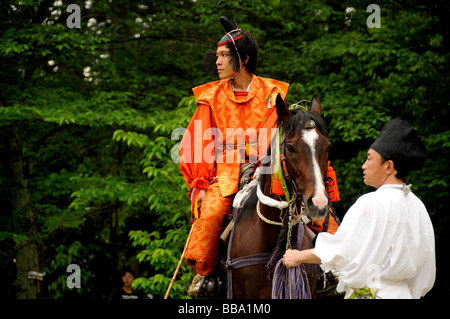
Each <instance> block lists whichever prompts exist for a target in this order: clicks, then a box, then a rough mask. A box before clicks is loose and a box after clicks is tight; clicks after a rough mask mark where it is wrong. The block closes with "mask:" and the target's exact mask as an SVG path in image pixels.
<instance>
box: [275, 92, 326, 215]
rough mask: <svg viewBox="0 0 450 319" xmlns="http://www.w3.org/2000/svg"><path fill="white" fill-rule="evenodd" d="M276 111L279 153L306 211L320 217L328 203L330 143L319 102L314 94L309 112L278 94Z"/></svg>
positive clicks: (324, 212)
mask: <svg viewBox="0 0 450 319" xmlns="http://www.w3.org/2000/svg"><path fill="white" fill-rule="evenodd" d="M276 110H277V115H278V123H279V124H280V125H282V132H283V136H282V140H283V143H282V145H281V148H282V149H281V153H282V154H284V156H285V161H286V166H287V172H288V174H289V177H290V179H291V180H292V181H293V183H294V185H295V186H294V187H295V188H296V192H297V193H300V194H301V195H302V197H303V202H304V204H305V208H306V214H307V215H308V216H309V217H310V218H311V219H312V220H317V219H322V218H324V217H325V216H326V214H327V212H328V207H329V203H330V202H329V197H328V193H327V187H326V185H325V178H326V173H327V169H328V150H329V147H330V142H329V140H328V129H327V126H326V124H325V122H324V120H323V119H322V117H321V116H320V113H321V110H322V105H321V104H320V101H319V99H318V98H317V97H316V96H314V97H313V98H312V100H311V110H310V111H306V110H303V109H298V108H297V109H292V110H291V109H289V108H288V107H287V105H286V103H285V102H284V100H283V99H282V98H281V96H280V95H278V96H277V100H276ZM283 152H284V153H283Z"/></svg>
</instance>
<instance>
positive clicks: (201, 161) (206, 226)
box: [180, 17, 339, 276]
mask: <svg viewBox="0 0 450 319" xmlns="http://www.w3.org/2000/svg"><path fill="white" fill-rule="evenodd" d="M220 22H221V23H222V25H223V26H224V28H225V31H226V34H225V35H224V36H223V37H222V39H221V40H220V41H219V43H218V45H217V50H216V51H214V52H212V51H208V52H207V54H206V55H205V66H206V67H207V68H209V69H210V70H213V71H214V73H215V74H217V75H218V76H219V78H220V80H219V81H215V82H210V83H207V84H204V85H201V86H198V87H195V88H194V89H193V92H194V96H195V98H196V100H197V106H198V107H197V110H196V112H195V114H194V116H193V117H192V119H191V122H190V123H189V126H188V128H187V132H186V133H185V135H184V137H183V140H182V142H181V162H180V170H181V173H182V174H183V175H184V178H185V181H186V183H187V185H188V186H189V194H188V195H189V196H190V198H191V201H192V206H191V211H192V215H193V219H195V221H194V225H193V229H192V235H191V239H190V242H189V243H188V246H187V249H186V255H185V258H186V262H187V264H188V265H189V266H192V267H193V266H195V268H196V271H197V273H198V274H199V275H201V276H209V275H211V273H212V272H213V270H214V269H215V267H216V263H217V250H218V241H219V236H220V233H221V231H222V226H223V225H222V223H223V220H224V218H225V216H226V215H228V214H229V213H230V209H231V205H232V202H233V198H234V195H235V194H236V193H237V191H238V184H239V172H240V167H241V165H242V163H245V162H249V161H255V162H256V160H258V159H260V158H263V157H264V155H265V153H266V151H267V146H268V145H269V144H270V139H271V130H270V129H271V128H273V127H276V120H277V114H276V108H275V107H273V106H275V99H276V97H277V95H278V94H280V95H281V96H282V98H283V99H285V98H286V94H287V91H288V87H289V84H287V83H284V82H280V81H277V80H273V79H268V78H262V77H259V76H257V75H255V69H256V60H257V55H258V45H257V43H256V40H255V39H254V38H253V36H252V35H251V34H250V33H249V32H243V31H242V30H241V29H240V28H238V27H237V25H236V24H235V23H234V22H232V21H230V20H229V19H228V18H226V17H221V18H220ZM211 146H213V148H212V147H211ZM329 173H330V174H329V175H328V177H332V178H333V179H334V187H333V189H334V195H333V196H332V197H333V198H332V199H331V200H332V201H334V200H339V194H338V190H337V184H336V182H335V175H334V171H333V170H332V168H331V167H329ZM278 191H280V190H278ZM274 192H275V190H274ZM281 192H282V191H281ZM280 195H283V194H282V193H281V194H280ZM198 212H199V213H198ZM310 226H311V228H313V229H314V230H315V231H317V232H318V231H321V230H322V226H321V222H320V221H319V222H316V223H315V224H314V225H310ZM336 230H337V223H336V221H335V220H334V219H333V217H332V216H330V219H329V226H328V231H329V232H331V233H334V232H335V231H336Z"/></svg>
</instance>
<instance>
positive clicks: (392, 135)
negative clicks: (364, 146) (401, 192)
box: [370, 119, 427, 173]
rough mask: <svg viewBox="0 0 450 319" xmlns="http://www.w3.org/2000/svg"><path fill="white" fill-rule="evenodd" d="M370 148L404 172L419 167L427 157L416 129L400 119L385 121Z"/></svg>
mask: <svg viewBox="0 0 450 319" xmlns="http://www.w3.org/2000/svg"><path fill="white" fill-rule="evenodd" d="M370 148H372V149H374V150H375V151H377V152H378V153H379V154H380V155H381V156H383V157H384V158H385V159H386V160H392V161H393V162H394V166H395V168H396V169H397V170H398V171H401V172H404V173H409V172H411V171H414V170H417V169H421V168H422V167H423V165H424V164H425V160H426V158H427V149H426V147H425V144H424V143H423V142H422V140H421V139H420V137H419V136H418V134H417V131H416V130H415V129H414V128H413V127H412V126H411V125H409V124H408V123H406V122H405V121H402V120H400V119H395V120H391V121H389V122H388V123H386V124H385V126H384V127H383V129H382V130H381V132H380V135H379V136H378V138H377V139H376V140H375V142H373V144H372V146H371V147H370Z"/></svg>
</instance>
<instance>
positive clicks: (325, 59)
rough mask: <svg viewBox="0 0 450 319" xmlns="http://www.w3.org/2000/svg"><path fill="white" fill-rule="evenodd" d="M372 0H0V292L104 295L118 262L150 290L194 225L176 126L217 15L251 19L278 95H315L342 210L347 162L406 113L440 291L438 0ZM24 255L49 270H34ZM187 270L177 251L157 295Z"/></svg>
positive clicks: (443, 205) (351, 194) (447, 57)
mask: <svg viewBox="0 0 450 319" xmlns="http://www.w3.org/2000/svg"><path fill="white" fill-rule="evenodd" d="M372 2H374V1H373V0H371V1H350V0H348V1H335V0H329V1H284V0H254V1H220V2H219V3H218V1H206V0H198V1H189V0H186V1H166V0H164V1H148V0H141V1H131V0H113V1H110V0H92V1H75V0H72V1H54V0H50V1H47V0H41V1H31V0H21V1H1V3H0V260H1V262H0V298H1V299H5V298H8V299H10V298H20V299H25V298H26V299H28V298H51V299H53V298H56V299H58V298H89V299H102V298H110V296H111V293H112V292H113V290H114V289H115V288H117V287H119V286H120V285H121V282H120V276H119V274H120V271H121V270H122V269H124V268H126V267H131V268H133V269H134V270H135V271H136V272H137V273H138V277H139V278H138V279H137V280H135V282H134V286H135V288H136V289H140V290H142V291H143V292H145V293H152V294H153V295H154V296H155V298H161V297H162V296H163V295H164V293H165V291H166V289H167V287H168V285H169V282H170V279H171V277H172V274H173V272H174V270H175V267H176V265H177V263H178V259H179V257H180V255H181V252H182V249H183V246H184V243H185V240H186V237H187V234H188V232H189V229H190V209H189V200H188V198H187V187H186V185H185V184H184V180H183V178H182V175H181V174H180V172H179V168H178V165H177V164H176V163H174V162H173V161H172V157H171V153H176V151H177V150H176V145H177V143H178V142H179V140H180V136H177V135H175V136H172V132H173V131H174V130H175V129H177V128H183V127H186V126H187V124H188V122H189V119H190V117H191V116H192V114H193V113H194V111H195V107H196V105H195V100H194V99H193V96H192V91H191V88H192V87H194V86H197V85H200V84H202V83H205V82H209V81H212V80H215V79H214V78H212V77H211V76H210V75H208V74H207V73H206V72H205V70H204V69H203V64H202V63H203V56H204V54H205V52H206V51H207V50H208V49H213V50H214V49H215V47H216V43H217V41H218V40H219V39H220V38H221V37H222V35H223V33H224V32H223V29H222V27H221V26H220V24H219V22H218V18H219V16H221V15H229V16H232V17H233V18H234V19H235V20H236V22H237V23H238V25H239V26H240V27H241V28H242V29H244V30H247V31H250V32H252V34H253V35H254V36H255V37H256V39H257V40H258V43H259V49H260V55H259V60H258V67H257V74H258V75H260V76H264V77H271V78H275V79H278V80H282V81H286V82H289V83H290V84H291V86H290V89H289V93H288V96H287V101H288V103H290V104H291V103H295V102H297V101H299V100H302V99H310V98H311V97H312V96H313V95H314V94H317V95H318V97H319V99H320V100H321V102H322V105H323V107H324V110H323V116H324V118H325V120H326V122H327V123H328V125H329V129H330V132H331V141H332V143H333V148H332V151H331V153H330V159H331V161H332V165H333V166H334V168H335V170H336V172H337V177H338V184H339V190H340V195H341V201H340V202H339V203H337V204H336V205H335V208H336V210H337V212H338V214H339V216H341V217H343V216H344V214H345V212H346V210H347V209H348V208H349V207H350V205H351V204H352V203H353V202H354V201H355V200H356V198H357V197H358V196H360V195H361V194H363V193H365V192H367V191H370V190H371V189H370V188H368V187H366V186H364V184H363V182H362V174H361V165H362V164H363V162H364V158H365V154H366V152H367V149H368V147H369V146H370V144H371V142H372V141H373V139H374V138H375V137H376V136H377V135H378V132H379V130H380V129H381V128H382V126H383V125H384V123H386V122H387V121H388V120H390V119H392V118H402V119H404V120H406V121H408V122H409V123H411V124H412V125H413V126H414V127H415V128H416V129H417V130H418V131H419V133H420V134H421V136H422V137H423V139H424V141H425V143H426V145H427V148H428V151H429V158H428V160H427V163H426V165H425V167H424V169H422V170H421V171H418V172H415V173H414V174H411V175H410V176H409V182H410V183H412V184H413V191H414V192H415V194H416V195H417V196H418V197H419V198H421V199H422V201H423V202H424V203H425V205H426V207H427V208H428V211H429V214H430V216H431V219H432V221H433V224H434V228H435V233H436V249H437V265H438V270H437V279H436V283H435V286H434V288H433V290H432V291H431V292H430V293H429V295H428V297H433V296H434V297H436V296H442V295H445V294H448V293H449V292H450V291H449V288H448V287H449V281H448V279H447V275H446V269H445V264H444V262H445V261H444V259H445V258H446V256H445V253H446V252H448V247H449V243H450V241H449V233H450V232H449V229H450V215H449V213H448V209H449V207H448V201H449V183H450V174H449V168H448V160H449V155H450V130H449V125H448V119H449V114H448V109H449V86H450V83H449V82H450V81H449V80H450V72H449V63H450V53H449V52H450V50H449V48H450V44H449V41H450V31H449V24H448V21H450V17H449V12H450V3H449V2H448V1H444V0H440V1H439V0H433V1H412V0H411V1H409V0H403V1H381V0H379V1H376V4H378V6H379V7H380V9H381V12H380V23H381V25H380V28H369V27H368V24H367V19H368V17H369V16H370V15H371V13H372V12H367V11H366V9H367V6H368V5H369V4H370V3H372ZM71 3H75V4H78V5H79V6H80V8H81V26H80V28H69V27H68V25H67V21H68V19H69V21H72V19H73V16H72V17H71V16H70V15H71V14H72V12H67V7H68V5H69V4H71ZM445 247H447V248H445ZM70 264H77V265H78V266H79V267H80V269H81V288H79V289H77V288H74V289H70V288H68V287H67V284H66V281H67V278H68V276H69V275H70V273H68V272H67V267H68V266H69V265H70ZM29 271H38V272H45V273H46V275H45V278H44V280H43V281H40V282H39V286H38V284H37V282H36V281H35V280H29V279H28V272H29ZM191 279H192V274H191V270H190V269H189V268H188V267H187V266H186V264H183V266H182V268H181V271H180V274H179V277H178V280H177V281H176V282H175V284H174V287H173V288H172V291H171V297H172V298H184V297H187V296H186V286H187V285H188V284H189V282H190V280H191ZM38 287H39V288H38Z"/></svg>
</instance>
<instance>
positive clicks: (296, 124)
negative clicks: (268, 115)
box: [277, 109, 328, 138]
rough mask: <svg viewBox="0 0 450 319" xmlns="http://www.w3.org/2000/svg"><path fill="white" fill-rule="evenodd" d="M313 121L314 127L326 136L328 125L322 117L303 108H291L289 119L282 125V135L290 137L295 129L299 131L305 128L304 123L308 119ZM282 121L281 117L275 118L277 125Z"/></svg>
mask: <svg viewBox="0 0 450 319" xmlns="http://www.w3.org/2000/svg"><path fill="white" fill-rule="evenodd" d="M311 120H312V121H314V122H315V123H316V127H317V128H318V129H319V131H320V132H321V133H322V134H323V135H325V137H326V138H328V127H327V124H326V123H325V121H324V120H323V118H322V117H321V116H320V115H318V114H316V113H314V112H311V111H307V110H303V109H293V110H291V117H290V118H289V121H288V122H287V123H286V124H285V125H283V132H284V137H285V138H286V137H291V136H293V135H294V134H295V131H301V130H303V129H304V128H305V124H306V123H307V122H308V121H311ZM282 124H283V122H282V121H281V119H278V120H277V126H278V127H279V126H280V125H282Z"/></svg>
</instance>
